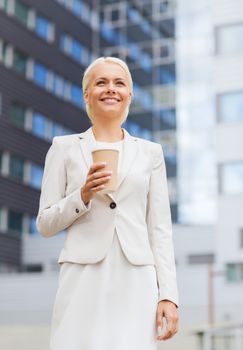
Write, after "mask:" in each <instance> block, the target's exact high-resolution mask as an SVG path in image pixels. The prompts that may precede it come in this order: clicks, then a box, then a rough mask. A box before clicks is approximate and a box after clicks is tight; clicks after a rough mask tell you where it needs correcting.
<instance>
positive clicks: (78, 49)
mask: <svg viewBox="0 0 243 350" xmlns="http://www.w3.org/2000/svg"><path fill="white" fill-rule="evenodd" d="M59 47H60V50H61V51H63V52H64V53H65V54H67V55H68V56H69V57H71V58H72V59H73V60H74V61H76V62H77V63H79V64H82V65H84V66H85V67H86V66H88V64H89V63H90V61H91V57H92V55H91V52H90V51H89V49H88V48H87V47H86V46H85V45H83V44H82V43H81V42H79V41H78V40H76V39H74V38H73V37H72V36H70V35H68V34H67V33H63V34H62V35H61V37H60V43H59Z"/></svg>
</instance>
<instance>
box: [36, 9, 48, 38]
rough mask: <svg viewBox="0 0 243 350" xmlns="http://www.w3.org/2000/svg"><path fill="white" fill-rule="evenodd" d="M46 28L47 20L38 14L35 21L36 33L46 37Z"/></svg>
mask: <svg viewBox="0 0 243 350" xmlns="http://www.w3.org/2000/svg"><path fill="white" fill-rule="evenodd" d="M48 28H49V21H48V20H47V19H46V18H45V17H43V16H40V15H38V16H37V18H36V23H35V31H36V33H37V34H38V35H39V36H40V37H41V38H43V39H46V40H47V39H48Z"/></svg>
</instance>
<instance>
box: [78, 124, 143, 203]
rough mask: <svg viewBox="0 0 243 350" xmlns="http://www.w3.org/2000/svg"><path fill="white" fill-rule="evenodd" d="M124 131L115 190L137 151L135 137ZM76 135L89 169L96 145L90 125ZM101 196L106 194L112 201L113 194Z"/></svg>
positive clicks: (124, 176)
mask: <svg viewBox="0 0 243 350" xmlns="http://www.w3.org/2000/svg"><path fill="white" fill-rule="evenodd" d="M123 132H124V148H123V156H122V161H121V169H120V172H119V175H118V183H117V190H118V189H119V187H120V185H121V184H122V182H123V181H124V179H125V178H126V176H127V174H128V172H129V170H130V168H131V166H132V164H133V163H134V160H135V157H136V153H137V142H136V141H137V139H136V138H135V137H132V136H131V135H130V134H129V133H128V132H127V131H126V130H125V129H123ZM78 137H79V139H80V143H81V144H80V148H81V152H82V155H83V158H84V160H85V163H86V166H87V168H88V169H89V168H90V166H91V165H92V163H93V160H92V153H91V152H92V151H93V150H94V149H95V148H96V147H97V144H96V139H95V137H94V134H93V131H92V127H90V128H89V129H87V130H86V131H85V132H83V133H80V134H78ZM97 194H99V195H102V196H108V197H109V198H111V199H112V200H113V201H114V200H115V199H114V195H115V194H112V193H107V194H100V193H97Z"/></svg>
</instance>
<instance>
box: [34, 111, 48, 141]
mask: <svg viewBox="0 0 243 350" xmlns="http://www.w3.org/2000/svg"><path fill="white" fill-rule="evenodd" d="M47 123H48V120H47V118H46V117H45V116H44V115H42V114H40V113H36V112H34V113H33V115H32V133H33V134H34V135H36V136H38V137H40V138H43V139H45V138H46V136H47Z"/></svg>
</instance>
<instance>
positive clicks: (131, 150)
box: [117, 129, 137, 190]
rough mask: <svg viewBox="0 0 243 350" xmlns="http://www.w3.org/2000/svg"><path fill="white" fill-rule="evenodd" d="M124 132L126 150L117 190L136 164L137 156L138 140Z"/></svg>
mask: <svg viewBox="0 0 243 350" xmlns="http://www.w3.org/2000/svg"><path fill="white" fill-rule="evenodd" d="M123 131H124V148H123V156H122V162H121V169H120V173H119V175H118V184H117V190H118V189H119V187H120V186H121V184H122V182H123V181H124V180H125V178H126V176H127V174H128V172H129V170H130V168H131V166H132V164H134V161H135V158H136V154H137V139H136V138H135V137H133V136H131V135H130V134H129V133H128V132H127V131H126V130H125V129H123Z"/></svg>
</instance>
